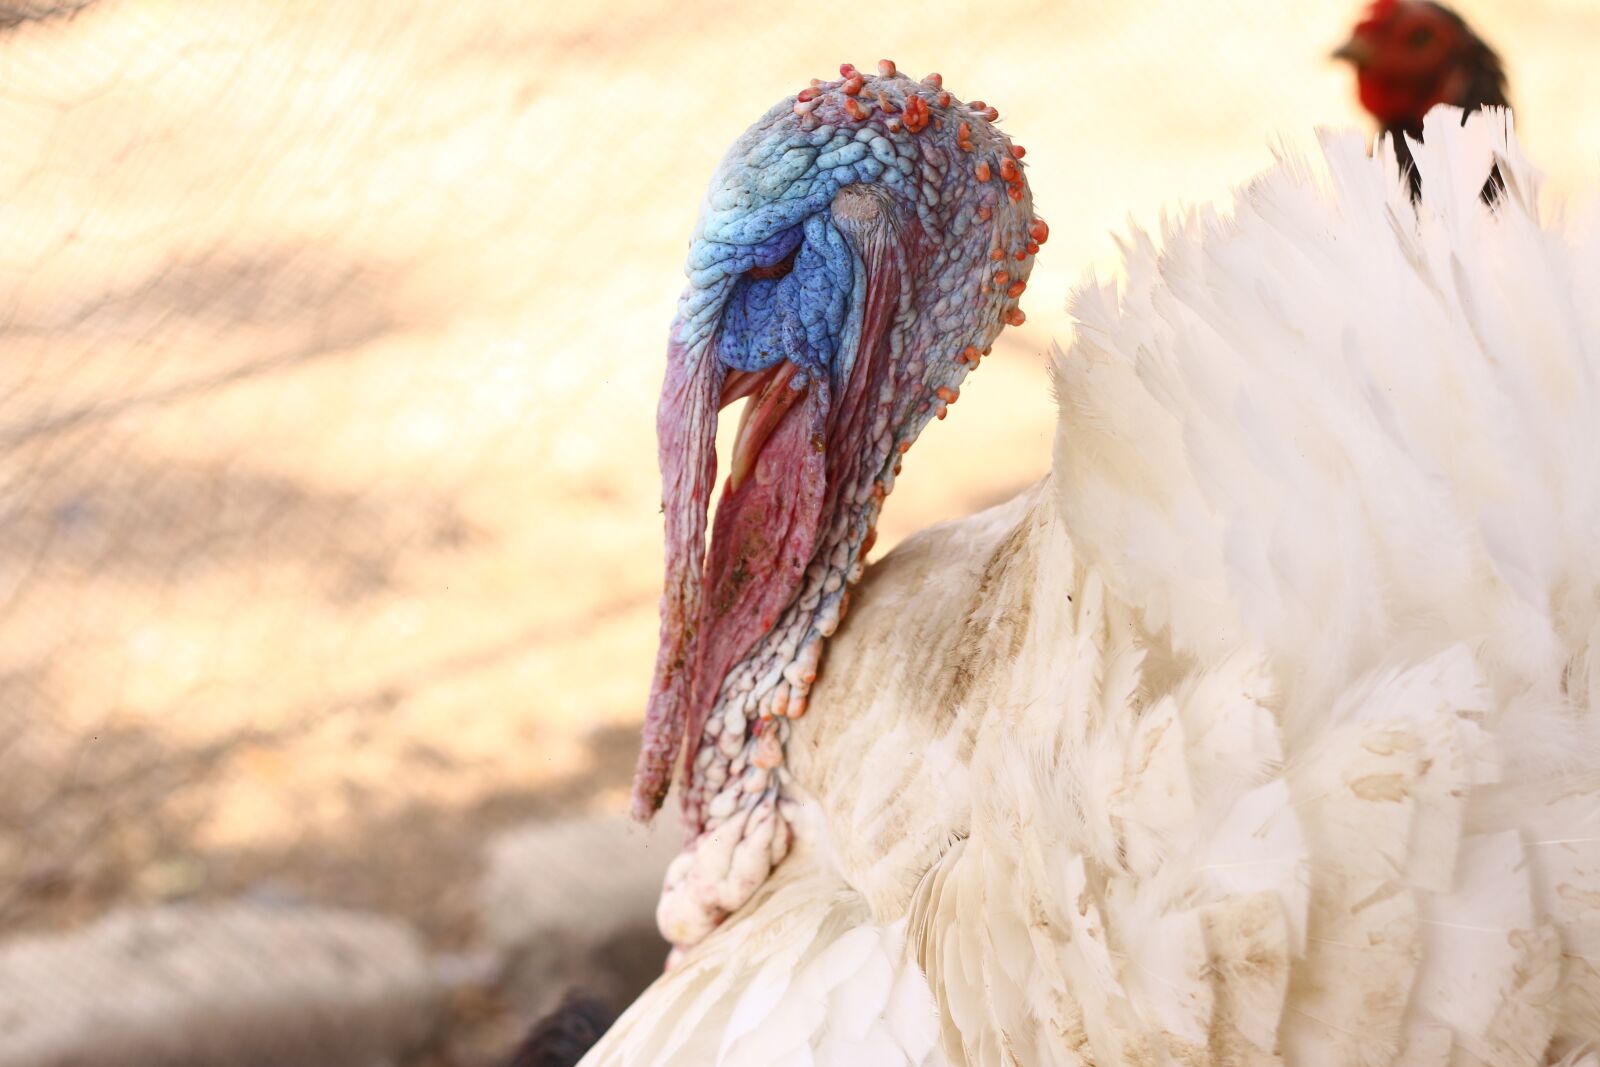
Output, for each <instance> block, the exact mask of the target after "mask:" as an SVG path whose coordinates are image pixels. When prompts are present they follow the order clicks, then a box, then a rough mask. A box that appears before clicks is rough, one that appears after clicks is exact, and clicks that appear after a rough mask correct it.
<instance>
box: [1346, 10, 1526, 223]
mask: <svg viewBox="0 0 1600 1067" xmlns="http://www.w3.org/2000/svg"><path fill="white" fill-rule="evenodd" d="M1333 55H1334V58H1336V59H1342V60H1345V61H1346V62H1348V63H1350V64H1351V65H1352V66H1354V67H1355V69H1356V88H1357V91H1358V92H1359V94H1360V97H1361V106H1362V107H1364V108H1366V109H1367V111H1368V112H1370V113H1371V115H1372V117H1373V118H1375V119H1377V120H1378V125H1379V127H1380V128H1381V129H1382V131H1383V133H1384V134H1385V135H1386V136H1387V137H1388V138H1389V140H1391V141H1392V142H1394V152H1395V156H1396V158H1397V159H1398V160H1399V161H1400V166H1401V167H1402V168H1403V169H1404V170H1405V172H1406V173H1407V174H1409V175H1410V178H1411V192H1412V195H1413V196H1415V195H1417V194H1418V191H1419V186H1420V184H1421V176H1420V175H1419V174H1418V173H1417V171H1416V169H1415V168H1414V167H1413V166H1412V163H1411V147H1410V145H1409V144H1408V143H1407V138H1411V139H1412V140H1415V139H1417V138H1419V137H1421V136H1422V121H1423V116H1425V115H1426V114H1428V111H1429V110H1430V109H1431V108H1433V107H1435V106H1436V105H1439V104H1450V105H1453V106H1455V107H1459V108H1462V109H1463V110H1466V111H1475V110H1477V109H1479V108H1483V107H1506V106H1507V105H1508V101H1507V100H1506V75H1505V70H1504V69H1503V68H1502V67H1501V65H1500V57H1499V56H1498V55H1496V54H1495V51H1494V49H1492V48H1490V47H1489V46H1488V45H1487V44H1485V43H1484V41H1483V40H1482V39H1481V38H1480V37H1479V36H1478V35H1477V34H1475V33H1473V32H1472V28H1471V27H1470V26H1468V25H1467V23H1466V20H1464V19H1463V18H1462V17H1461V16H1460V15H1458V14H1456V13H1455V12H1454V11H1452V10H1450V9H1449V8H1447V7H1445V6H1444V5H1442V4H1436V3H1433V2H1432V0H1376V2H1375V3H1374V4H1373V5H1372V6H1371V7H1370V8H1369V9H1368V10H1367V13H1366V16H1365V17H1364V18H1363V19H1362V20H1361V21H1360V22H1359V23H1357V24H1356V28H1355V32H1354V33H1352V34H1351V35H1350V39H1349V40H1348V41H1346V42H1345V43H1344V44H1343V45H1341V46H1340V47H1339V49H1338V50H1337V51H1335V52H1334V53H1333ZM1496 185H1497V183H1496V181H1495V179H1494V178H1493V177H1491V178H1490V179H1489V181H1488V183H1487V184H1486V185H1485V186H1484V195H1485V198H1488V197H1490V196H1492V195H1493V191H1494V189H1495V188H1496Z"/></svg>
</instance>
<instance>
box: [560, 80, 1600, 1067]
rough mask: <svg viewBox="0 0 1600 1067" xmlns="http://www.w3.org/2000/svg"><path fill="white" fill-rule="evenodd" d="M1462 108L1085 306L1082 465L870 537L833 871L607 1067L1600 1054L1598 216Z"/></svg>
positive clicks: (768, 897)
mask: <svg viewBox="0 0 1600 1067" xmlns="http://www.w3.org/2000/svg"><path fill="white" fill-rule="evenodd" d="M804 102H806V101H802V103H804ZM779 114H780V112H774V113H773V116H777V115H779ZM773 116H769V120H770V119H771V118H772V117H773ZM758 129H759V127H758ZM1424 133H1425V138H1424V140H1423V143H1422V144H1421V145H1420V146H1419V147H1418V148H1417V150H1416V154H1415V162H1416V166H1417V169H1418V171H1419V172H1420V174H1421V175H1422V178H1423V186H1422V189H1423V193H1422V199H1421V201H1420V203H1415V204H1414V203H1413V200H1412V196H1411V191H1410V188H1409V185H1408V183H1407V182H1405V181H1404V180H1403V179H1402V177H1401V172H1400V170H1399V167H1398V165H1397V161H1396V159H1395V157H1394V155H1393V152H1392V148H1390V147H1388V146H1387V145H1380V147H1379V151H1378V153H1377V155H1376V157H1370V156H1369V155H1368V153H1367V151H1366V147H1365V144H1364V143H1363V139H1362V138H1361V137H1359V136H1356V135H1340V136H1330V137H1327V138H1325V139H1324V141H1323V145H1322V159H1321V160H1319V161H1316V162H1313V161H1308V160H1305V159H1301V158H1298V157H1295V156H1289V157H1286V158H1284V159H1283V160H1282V161H1281V162H1280V164H1279V165H1278V166H1277V167H1276V168H1274V169H1273V170H1271V171H1269V172H1267V173H1266V174H1263V175H1261V176H1259V177H1257V178H1256V179H1255V180H1254V181H1252V182H1251V183H1250V184H1248V185H1246V186H1244V187H1243V188H1241V189H1240V190H1239V191H1238V194H1237V196H1236V201H1235V204H1234V207H1233V208H1232V209H1231V213H1230V214H1228V215H1226V216H1224V215H1222V214H1219V213H1217V212H1215V211H1211V210H1202V211H1198V212H1191V213H1188V214H1186V215H1184V216H1182V217H1181V218H1178V219H1176V220H1175V221H1172V222H1169V223H1168V225H1167V227H1166V229H1165V231H1164V232H1163V234H1162V235H1161V241H1160V246H1159V248H1158V246H1157V244H1156V242H1154V241H1152V240H1151V239H1150V238H1148V237H1146V236H1144V235H1139V234H1136V235H1135V236H1134V238H1133V239H1132V240H1131V241H1130V242H1129V243H1128V245H1127V256H1126V273H1127V278H1126V282H1125V283H1123V284H1122V285H1120V286H1119V285H1115V284H1091V285H1090V286H1088V287H1087V288H1085V289H1084V290H1082V291H1081V292H1079V293H1078V294H1077V295H1076V296H1075V297H1074V298H1073V301H1072V305H1071V306H1072V310H1073V312H1074V314H1075V316H1076V317H1077V320H1078V325H1077V330H1076V336H1075V339H1074V342H1073V344H1072V346H1071V348H1070V349H1069V351H1068V352H1067V353H1066V354H1064V355H1062V354H1058V355H1057V358H1056V360H1055V362H1054V367H1053V372H1054V374H1053V377H1054V386H1055V391H1056V395H1057V396H1058V398H1059V401H1060V421H1059V425H1058V432H1057V438H1056V444H1055V450H1054V463H1053V466H1052V471H1051V474H1050V475H1049V476H1048V477H1047V478H1046V479H1045V480H1044V481H1043V482H1042V483H1041V484H1040V485H1038V486H1036V487H1035V488H1034V489H1032V490H1030V491H1028V492H1026V493H1024V494H1023V495H1022V496H1020V497H1018V498H1017V499H1016V500H1013V501H1012V502H1010V503H1008V504H1005V505H1002V506H1000V507H998V508H995V509H992V510H991V511H988V512H985V513H983V514H981V515H977V516H974V517H973V518H971V519H968V520H964V521H962V522H958V523H951V524H946V525H944V526H941V527H936V528H935V529H933V530H930V531H927V532H926V533H924V534H921V535H919V536H917V537H915V538H913V539H911V540H909V541H908V542H906V543H905V544H904V545H902V546H901V547H900V548H898V549H897V550H896V551H895V552H893V553H891V554H890V555H889V556H888V557H887V558H886V559H885V560H884V561H883V562H882V563H880V564H878V565H877V566H875V567H874V568H873V569H872V570H871V571H870V572H868V574H867V575H866V577H865V579H864V580H863V582H862V584H861V586H860V588H859V589H858V600H859V603H858V605H857V607H856V609H855V611H854V612H853V613H852V615H851V617H850V619H849V621H848V623H847V624H845V625H843V626H842V627H841V628H840V629H839V631H838V633H837V634H836V635H835V636H834V637H833V638H832V640H831V642H830V650H829V658H828V665H827V670H826V671H825V672H824V673H823V674H822V675H820V676H819V677H818V678H817V679H816V681H815V684H814V686H813V687H812V689H811V692H810V710H809V713H808V714H807V715H805V716H804V717H803V718H799V719H785V720H784V725H785V726H786V727H787V730H786V738H785V742H786V743H785V746H784V755H785V760H786V762H785V763H784V766H783V772H782V776H781V778H780V784H781V788H782V789H783V791H784V796H785V798H786V799H785V804H786V805H788V806H789V809H790V810H789V816H790V819H791V821H792V823H793V825H794V828H795V836H794V839H793V841H792V842H791V843H790V845H789V851H788V855H787V858H786V859H784V860H783V862H782V863H781V864H780V865H778V866H777V867H776V869H775V870H773V871H772V873H771V875H770V877H768V878H766V880H765V881H764V882H763V883H762V884H760V885H759V887H758V888H757V889H756V890H755V891H754V893H753V895H752V896H751V897H750V898H749V900H748V901H746V902H745V903H744V904H743V905H742V907H740V908H739V909H738V911H737V912H735V913H734V914H733V915H731V916H729V917H728V918H727V921H726V922H724V923H723V924H722V925H721V926H720V927H719V928H717V929H715V930H714V931H713V932H712V933H710V935H709V936H706V937H705V938H704V939H703V940H701V941H700V942H699V943H698V944H696V945H694V946H693V947H692V948H690V949H688V950H687V951H686V952H684V953H683V954H682V955H681V958H680V959H679V961H678V964H677V966H676V967H675V968H674V969H673V970H672V971H670V972H669V973H668V974H666V975H664V976H663V977H662V978H661V979H659V980H658V981H657V982H656V983H655V984H654V985H652V986H651V987H650V989H649V990H647V991H646V992H645V994H644V995H643V996H641V998H640V999H639V1001H638V1002H636V1003H635V1004H634V1005H633V1007H631V1008H630V1009H629V1010H628V1011H627V1012H626V1013H625V1014H624V1016H623V1017H622V1018H621V1019H620V1020H619V1021H618V1023H617V1024H616V1026H615V1027H614V1028H613V1029H612V1030H611V1031H610V1032H609V1033H608V1034H607V1035H606V1036H605V1038H603V1039H602V1041H601V1042H600V1044H599V1045H597V1046H596V1048H595V1049H594V1050H593V1051H592V1052H591V1053H590V1055H589V1056H588V1057H587V1058H586V1059H585V1061H584V1063H585V1064H587V1065H589V1067H605V1065H614V1064H626V1065H639V1067H642V1065H654V1067H678V1065H684V1067H687V1065H691V1064H692V1065H696V1067H699V1065H705V1064H716V1065H719V1067H758V1065H759V1067H766V1065H773V1064H778V1065H796V1067H798V1065H868V1064H870V1065H874V1067H878V1065H896V1064H906V1065H911V1064H926V1065H951V1067H955V1065H984V1067H990V1065H993V1067H1002V1065H1016V1064H1024V1065H1029V1067H1032V1065H1036V1064H1038V1065H1078V1067H1083V1065H1102V1067H1109V1065H1113V1064H1134V1063H1138V1064H1145V1063H1149V1064H1164V1063H1183V1064H1197V1065H1198V1064H1216V1065H1218V1067H1222V1065H1229V1067H1231V1065H1235V1064H1293V1065H1296V1067H1308V1065H1309V1067H1348V1065H1351V1064H1362V1065H1369V1067H1371V1065H1380V1064H1395V1065H1398V1064H1407V1065H1411V1064H1438V1065H1455V1064H1494V1065H1497V1067H1498V1065H1529V1067H1543V1065H1555V1064H1560V1065H1562V1067H1580V1065H1581V1067H1600V1054H1597V1053H1596V1052H1595V1049H1596V1048H1597V1047H1600V770H1597V768H1600V716H1597V714H1596V710H1597V708H1600V477H1597V476H1596V474H1595V467H1594V456H1596V455H1600V302H1596V301H1594V300H1593V299H1591V297H1592V294H1594V293H1595V292H1596V291H1597V290H1600V226H1597V225H1594V224H1591V225H1589V226H1587V227H1582V228H1579V227H1572V228H1568V227H1566V226H1565V225H1564V224H1562V223H1559V222H1547V221H1546V219H1547V218H1550V217H1552V216H1551V215H1548V214H1546V213H1545V212H1543V211H1542V210H1541V207H1540V205H1539V202H1538V194H1537V185H1538V179H1537V174H1536V172H1535V171H1534V170H1533V168H1532V166H1531V165H1530V164H1529V163H1528V161H1527V160H1526V159H1525V158H1524V157H1523V155H1522V153H1521V151H1520V149H1519V148H1518V146H1517V144H1516V141H1515V139H1514V137H1513V136H1512V134H1511V130H1510V121H1509V116H1508V115H1507V114H1506V113H1505V112H1502V111H1498V110H1490V111H1486V112H1481V113H1478V114H1474V115H1470V116H1467V117H1466V119H1465V122H1464V123H1463V119H1462V116H1461V113H1460V112H1458V111H1454V110H1451V109H1439V110H1437V111H1436V112H1435V113H1434V114H1433V115H1431V116H1430V117H1429V119H1428V120H1427V122H1426V124H1425V129H1424ZM742 143H743V142H742ZM739 158H741V159H745V158H750V157H749V156H748V155H747V154H742V153H741V154H739ZM863 158H864V157H863ZM957 158H959V157H957ZM783 159H784V157H783V155H782V154H776V155H774V154H769V155H768V157H767V162H766V164H765V166H770V167H773V168H778V169H777V175H778V176H779V177H775V178H774V180H773V184H774V185H780V186H781V175H782V173H784V172H783V170H782V169H781V168H782V167H783V166H784V163H783ZM1495 166H1498V167H1499V169H1500V172H1501V174H1502V176H1503V179H1504V191H1503V193H1502V194H1501V195H1500V196H1499V197H1498V198H1497V202H1496V203H1495V205H1493V206H1492V207H1490V206H1488V205H1485V204H1484V203H1483V201H1482V200H1481V198H1480V196H1479V190H1480V189H1481V187H1482V185H1483V182H1484V180H1485V178H1486V176H1487V175H1488V174H1489V172H1490V170H1491V168H1493V167H1495ZM749 182H750V185H751V187H754V186H755V184H756V183H757V182H759V178H758V177H756V176H752V177H751V178H750V179H749ZM935 192H937V190H935ZM731 199H732V200H739V201H740V202H748V198H745V197H733V198H731ZM714 202H715V201H714ZM798 262H799V261H798V259H797V260H796V263H797V266H796V267H795V270H796V271H798V269H799V267H798ZM742 269H743V270H745V271H748V270H749V268H748V267H745V268H742ZM866 285H867V288H868V290H869V291H870V288H871V282H870V279H868V280H867V281H866ZM901 292H902V294H903V295H902V299H903V300H906V299H909V300H917V299H919V297H918V296H917V294H919V293H920V294H922V296H921V297H920V299H921V300H929V299H935V298H934V297H933V296H932V291H931V290H925V289H915V288H913V289H910V290H909V293H910V295H909V296H908V295H905V294H906V293H907V292H908V290H906V289H902V290H901ZM870 304H871V300H870V298H868V299H867V301H866V305H867V306H870ZM688 306H689V307H690V308H691V309H692V308H693V307H694V306H695V304H694V297H693V294H692V293H691V297H690V300H689V301H688ZM917 311H918V312H919V314H917V315H916V316H915V317H912V316H909V315H905V316H902V318H901V319H900V320H899V321H900V322H902V323H907V322H909V323H910V324H912V325H914V324H915V323H920V322H926V321H927V320H928V319H930V318H933V316H931V315H929V314H928V309H926V308H921V307H918V308H917ZM993 328H994V325H993V323H992V321H991V322H989V323H987V324H984V323H982V322H980V323H978V324H977V325H976V326H971V325H965V324H962V325H961V326H960V328H959V329H958V330H956V331H955V333H956V335H957V336H956V337H955V338H954V340H958V341H961V343H964V344H968V343H975V342H973V341H972V340H971V338H970V333H969V332H968V331H971V330H973V329H979V330H992V329H993ZM707 329H708V330H709V329H710V327H707ZM964 333H965V334H966V336H963V334H964ZM690 336H691V337H693V336H698V335H694V334H691V335H690ZM938 336H939V335H938V334H937V332H936V331H933V330H931V329H930V330H929V332H928V334H927V335H926V337H925V343H928V344H937V343H938ZM706 347H707V348H708V349H709V347H710V346H709V344H707V345H706ZM904 351H909V349H906V350H904ZM675 358H679V354H678V353H677V351H676V350H675ZM907 365H910V364H907ZM722 373H723V377H724V378H726V377H727V375H726V372H722ZM924 373H925V372H924ZM829 380H831V379H829ZM897 383H904V387H905V388H908V389H910V390H911V395H910V398H905V397H899V396H896V395H894V390H895V389H896V388H898V387H900V386H899V385H898V384H897ZM926 387H927V383H926V379H925V378H923V377H922V376H921V375H904V376H900V377H897V378H895V379H894V380H891V381H886V382H885V383H883V384H882V386H881V388H880V391H879V392H878V393H877V394H876V395H877V396H879V397H880V399H881V402H882V403H883V404H885V405H889V406H893V407H895V408H896V410H911V411H915V410H916V405H917V403H919V402H920V400H918V399H917V398H919V397H923V396H925V395H926V394H925V392H924V390H925V389H926ZM702 389H703V392H702V393H700V394H698V395H699V396H701V397H702V398H703V402H704V411H705V413H706V415H707V416H708V417H709V414H710V412H711V411H712V410H713V409H714V406H715V401H716V396H717V390H716V387H715V386H713V385H706V386H702ZM791 410H792V411H794V410H803V408H801V406H800V404H799V403H797V404H796V405H794V406H793V407H792V408H791ZM769 447H770V446H769ZM895 447H897V446H895ZM763 453H764V454H766V455H778V456H782V455H784V454H783V453H770V452H767V451H766V450H763ZM891 462H892V461H891ZM668 469H669V470H672V469H675V468H674V467H673V466H672V465H671V464H670V463H669V464H668ZM882 469H885V470H887V469H889V468H888V467H887V465H886V466H885V467H884V468H882ZM773 473H774V475H776V474H777V472H773ZM759 476H760V474H759V464H758V470H757V473H756V474H755V475H753V476H752V478H758V477H759ZM831 484H833V483H825V492H826V493H831V492H832V490H831V489H827V486H828V485H831ZM843 484H844V485H845V486H847V487H848V486H851V485H857V484H858V483H854V482H845V483H843ZM867 495H868V496H869V497H870V495H871V494H870V493H868V494H867ZM855 499H857V497H855V496H846V497H844V498H843V500H844V501H845V503H844V504H841V503H840V502H838V501H834V500H824V501H823V503H822V505H820V506H821V507H822V508H823V509H824V510H825V509H826V508H827V507H829V506H834V507H840V506H843V507H846V508H847V512H848V513H849V514H855V512H851V511H848V506H849V505H848V502H849V501H853V500H855ZM670 514H671V513H670V509H669V517H670ZM719 523H720V519H719ZM830 558H831V557H830ZM724 691H726V687H724ZM741 751H743V750H741ZM767 787H768V788H770V782H769V783H768V786H767ZM703 846H704V842H703V839H702V847H703Z"/></svg>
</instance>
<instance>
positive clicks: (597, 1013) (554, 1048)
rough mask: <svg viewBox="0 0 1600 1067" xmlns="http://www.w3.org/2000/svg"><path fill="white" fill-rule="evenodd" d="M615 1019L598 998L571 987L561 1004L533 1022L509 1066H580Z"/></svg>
mask: <svg viewBox="0 0 1600 1067" xmlns="http://www.w3.org/2000/svg"><path fill="white" fill-rule="evenodd" d="M615 1021H616V1015H615V1013H614V1012H612V1010H611V1009H610V1008H609V1007H608V1006H607V1005H606V1004H605V1003H603V1002H602V1001H601V1000H600V999H599V998H598V997H595V996H593V995H591V994H589V993H585V992H583V991H582V990H576V989H575V990H572V991H571V992H569V993H568V994H567V996H566V999H564V1000H563V1001H562V1002H561V1006H560V1007H558V1008H556V1010H555V1011H552V1012H551V1013H550V1014H549V1015H546V1016H545V1017H544V1018H543V1019H540V1020H539V1021H538V1022H536V1023H534V1024H533V1029H532V1030H530V1031H528V1036H527V1037H525V1038H523V1041H522V1044H521V1045H520V1046H519V1047H518V1048H517V1051H516V1052H515V1053H514V1054H513V1055H512V1057H511V1060H510V1062H509V1063H508V1064H507V1065H506V1067H577V1063H578V1061H579V1060H581V1059H583V1054H584V1053H586V1052H588V1051H589V1050H590V1049H591V1048H593V1047H594V1044H595V1042H597V1041H599V1040H600V1038H601V1037H602V1036H603V1035H604V1034H605V1032H606V1031H607V1030H609V1029H611V1024H612V1023H613V1022H615Z"/></svg>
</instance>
